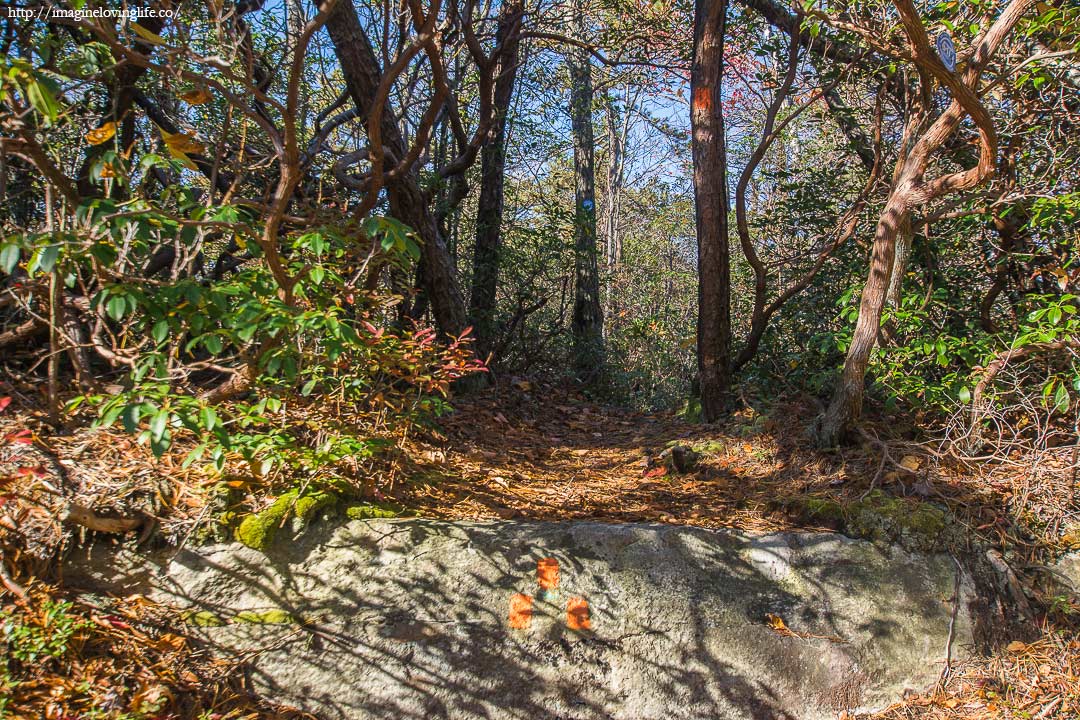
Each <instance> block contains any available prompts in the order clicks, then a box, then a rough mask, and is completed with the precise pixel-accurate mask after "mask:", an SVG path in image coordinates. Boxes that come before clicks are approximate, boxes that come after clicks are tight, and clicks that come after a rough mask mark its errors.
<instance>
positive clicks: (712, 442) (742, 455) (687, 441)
mask: <svg viewBox="0 0 1080 720" xmlns="http://www.w3.org/2000/svg"><path fill="white" fill-rule="evenodd" d="M455 405H456V407H457V412H455V413H454V414H453V415H451V416H449V417H447V418H444V419H443V420H442V421H441V422H440V425H441V426H442V427H443V428H444V429H445V431H446V437H445V438H440V440H441V442H434V443H432V444H430V445H427V446H425V447H423V448H420V449H419V452H417V453H416V454H415V455H416V456H417V457H419V458H422V459H423V461H424V462H423V463H422V464H421V466H419V467H417V468H413V469H412V470H411V471H410V473H409V475H410V476H411V477H413V478H414V480H413V481H412V483H411V484H410V485H409V486H407V488H404V489H403V492H402V493H401V495H402V497H403V499H406V500H407V502H408V503H409V504H410V505H413V506H415V507H418V508H419V509H421V510H422V511H423V512H424V513H425V514H426V515H430V516H435V517H448V518H461V519H465V518H468V519H481V518H486V519H495V518H502V519H507V518H530V519H552V520H569V519H594V520H606V521H613V522H640V521H650V522H657V521H659V522H672V523H679V524H689V525H698V526H704V527H721V526H728V527H732V526H735V527H742V528H747V529H778V528H780V527H786V526H790V522H789V521H787V519H786V518H785V517H784V515H783V513H779V512H777V511H776V508H777V506H778V502H777V501H778V500H779V499H780V498H781V496H783V495H785V494H789V493H793V492H805V491H806V490H808V489H809V484H810V483H814V484H817V483H822V482H824V483H826V484H827V483H828V482H830V481H831V480H835V477H836V476H835V474H834V473H833V472H832V471H833V470H834V468H827V467H825V466H824V465H823V464H822V463H821V462H820V461H814V460H813V459H812V458H809V457H800V456H799V452H798V448H797V447H796V446H795V445H794V444H787V445H784V444H781V443H779V442H778V439H777V438H778V435H779V434H778V433H776V430H777V428H776V427H775V422H774V421H771V420H767V419H765V418H763V417H762V416H760V415H757V414H756V413H755V412H754V411H753V410H752V409H744V410H743V411H742V412H740V413H738V414H736V416H735V417H734V418H733V419H732V421H731V422H729V423H727V424H725V425H724V426H721V427H715V428H714V427H706V426H703V425H700V424H691V423H687V422H683V421H682V420H680V419H679V418H677V417H675V416H674V415H672V414H666V415H661V414H657V415H644V414H641V413H635V412H632V411H628V410H625V409H620V408H613V407H606V406H603V405H599V404H596V403H592V402H590V401H588V400H587V399H585V398H584V397H583V396H581V395H580V394H576V393H573V392H571V391H568V390H565V389H563V388H560V387H558V386H554V385H543V386H537V385H534V384H532V383H527V382H519V383H517V384H516V385H513V386H506V387H500V388H498V389H497V390H492V391H489V392H488V393H485V394H483V395H480V396H478V397H475V398H470V399H466V400H462V401H459V402H457V403H455ZM672 445H682V446H684V447H688V448H692V449H693V450H694V451H696V452H697V453H699V454H700V459H699V460H698V462H697V463H696V464H695V466H694V467H693V469H692V470H691V471H690V472H686V473H678V472H675V471H674V470H673V469H672V468H671V467H670V465H668V464H667V463H665V462H664V460H663V459H662V458H661V457H660V456H661V454H662V453H663V451H664V450H665V449H666V448H668V447H670V446H672ZM808 462H809V463H813V466H812V467H808V466H807V463H808Z"/></svg>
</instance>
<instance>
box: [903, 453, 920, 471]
mask: <svg viewBox="0 0 1080 720" xmlns="http://www.w3.org/2000/svg"><path fill="white" fill-rule="evenodd" d="M921 465H922V463H921V462H919V458H917V457H915V456H914V455H905V456H904V457H903V458H901V459H900V467H902V468H904V469H905V470H910V471H911V472H915V471H917V470H918V469H919V467H920V466H921Z"/></svg>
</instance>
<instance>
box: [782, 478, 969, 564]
mask: <svg viewBox="0 0 1080 720" xmlns="http://www.w3.org/2000/svg"><path fill="white" fill-rule="evenodd" d="M788 510H789V511H793V512H794V513H795V514H796V515H797V516H798V517H799V519H800V520H801V521H802V522H807V523H811V522H812V523H816V524H820V525H824V526H827V527H830V528H833V529H835V530H839V531H842V532H844V533H845V534H847V535H850V536H852V537H856V538H863V539H866V540H877V541H882V542H899V543H900V544H901V545H903V546H904V547H907V548H909V549H913V550H926V551H935V550H940V549H941V546H942V544H943V543H947V542H948V537H947V530H948V528H949V516H948V514H947V513H946V511H945V510H943V509H941V508H939V507H937V506H935V505H932V504H930V503H925V502H917V501H913V500H909V499H906V498H897V497H892V496H891V495H888V494H887V493H884V492H882V491H880V490H874V491H873V492H871V493H870V494H869V495H867V496H866V497H865V498H861V499H859V500H853V501H851V502H840V501H837V500H833V499H829V498H816V497H799V498H796V499H795V500H793V501H789V502H788Z"/></svg>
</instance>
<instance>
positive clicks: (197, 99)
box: [180, 87, 213, 105]
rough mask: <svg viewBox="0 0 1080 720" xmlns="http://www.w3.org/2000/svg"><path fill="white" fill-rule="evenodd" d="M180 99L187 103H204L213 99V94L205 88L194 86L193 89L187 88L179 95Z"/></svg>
mask: <svg viewBox="0 0 1080 720" xmlns="http://www.w3.org/2000/svg"><path fill="white" fill-rule="evenodd" d="M180 99H181V100H183V101H184V102H186V103H187V104H188V105H205V104H206V103H208V102H210V101H211V100H213V95H211V94H210V91H209V90H207V89H206V88H201V87H200V88H195V89H194V90H188V91H187V92H186V93H183V94H182V95H181V96H180Z"/></svg>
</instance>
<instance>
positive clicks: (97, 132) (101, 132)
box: [86, 121, 116, 145]
mask: <svg viewBox="0 0 1080 720" xmlns="http://www.w3.org/2000/svg"><path fill="white" fill-rule="evenodd" d="M115 135H116V123H114V122H112V121H110V122H107V123H105V124H104V125H102V126H101V127H99V128H95V129H93V130H91V131H90V132H88V133H86V142H88V143H90V144H91V145H100V144H101V143H104V142H108V141H109V140H112V139H113V137H114V136H115Z"/></svg>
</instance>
